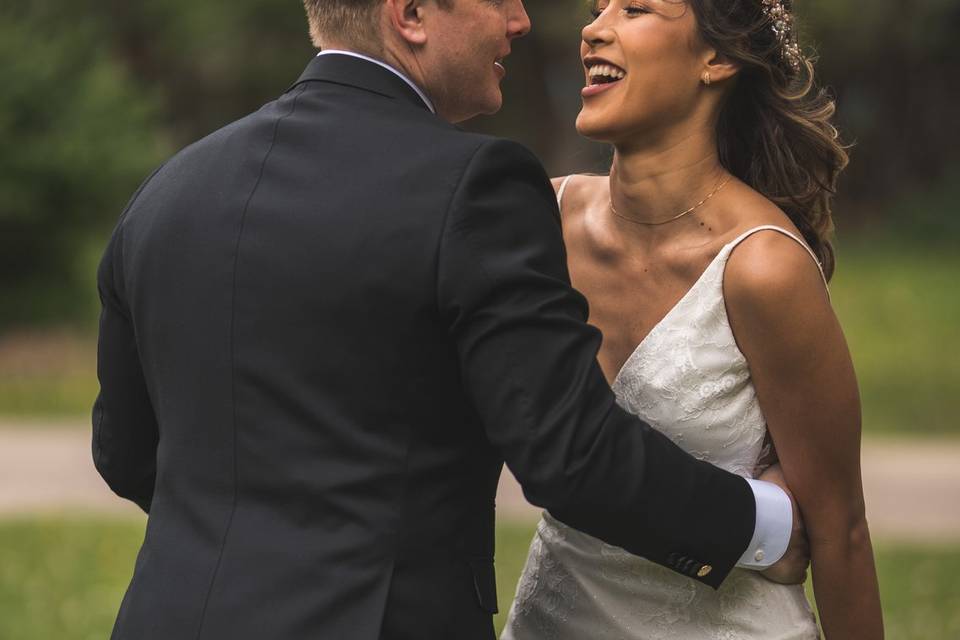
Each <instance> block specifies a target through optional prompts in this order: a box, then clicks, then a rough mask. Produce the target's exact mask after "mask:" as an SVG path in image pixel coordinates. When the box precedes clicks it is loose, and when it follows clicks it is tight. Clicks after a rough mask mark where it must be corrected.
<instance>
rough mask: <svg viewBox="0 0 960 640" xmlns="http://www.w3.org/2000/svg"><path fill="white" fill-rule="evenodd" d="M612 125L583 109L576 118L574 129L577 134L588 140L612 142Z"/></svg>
mask: <svg viewBox="0 0 960 640" xmlns="http://www.w3.org/2000/svg"><path fill="white" fill-rule="evenodd" d="M612 124H613V123H612V122H609V121H607V120H606V119H605V118H598V117H595V116H594V114H591V113H589V112H588V110H587V109H583V110H581V111H580V115H578V116H577V121H576V128H577V133H579V134H580V135H581V136H583V137H584V138H589V139H590V140H595V141H596V142H612V138H613V135H614V134H613V128H612V127H611V125H612Z"/></svg>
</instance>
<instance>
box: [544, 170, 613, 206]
mask: <svg viewBox="0 0 960 640" xmlns="http://www.w3.org/2000/svg"><path fill="white" fill-rule="evenodd" d="M550 182H551V183H553V190H554V192H555V193H556V194H557V199H558V201H559V202H560V208H561V209H562V210H563V211H567V210H568V209H569V210H575V209H582V208H583V207H584V206H585V205H586V203H588V202H591V201H592V200H593V199H595V198H598V197H602V196H603V194H609V191H610V186H609V176H605V175H596V174H585V173H576V174H571V175H568V176H560V177H557V178H551V179H550ZM607 197H609V195H607Z"/></svg>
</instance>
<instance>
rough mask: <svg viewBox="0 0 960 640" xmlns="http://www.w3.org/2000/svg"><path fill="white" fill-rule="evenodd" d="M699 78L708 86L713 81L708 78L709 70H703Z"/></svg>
mask: <svg viewBox="0 0 960 640" xmlns="http://www.w3.org/2000/svg"><path fill="white" fill-rule="evenodd" d="M700 79H701V80H703V84H705V85H707V86H708V87H709V86H710V83H711V82H713V81H712V80H711V79H710V72H709V71H704V72H703V75H702V76H700Z"/></svg>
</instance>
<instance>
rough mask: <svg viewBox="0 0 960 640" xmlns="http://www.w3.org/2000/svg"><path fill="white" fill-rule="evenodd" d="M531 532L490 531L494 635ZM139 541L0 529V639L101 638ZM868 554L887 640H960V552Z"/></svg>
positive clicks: (22, 524) (97, 523)
mask: <svg viewBox="0 0 960 640" xmlns="http://www.w3.org/2000/svg"><path fill="white" fill-rule="evenodd" d="M532 535H533V525H532V524H531V523H529V522H526V523H519V522H509V521H504V522H501V523H500V525H499V526H498V528H497V572H498V574H497V585H498V589H499V600H500V607H501V613H500V615H498V616H497V617H496V624H497V630H498V633H499V630H500V629H501V628H502V625H503V622H504V619H505V616H506V613H507V611H508V609H509V606H510V601H511V599H512V598H513V594H514V591H515V589H516V584H517V579H518V577H519V575H520V570H521V569H522V568H523V563H524V561H525V559H526V554H527V547H528V545H529V543H530V538H531V536H532ZM142 537H143V522H142V521H138V520H91V519H83V518H67V519H62V518H61V519H27V520H16V521H8V522H0V638H3V639H4V640H48V639H49V640H54V639H56V640H105V639H106V638H108V637H109V635H110V629H111V628H112V625H113V620H114V616H115V615H116V612H117V609H118V607H119V606H120V600H121V598H122V596H123V592H124V589H125V588H126V585H127V583H128V581H129V579H130V576H131V573H132V571H133V563H134V558H135V556H136V552H137V548H138V546H139V544H140V541H141V540H142ZM877 556H878V567H879V573H880V586H881V592H882V596H883V604H884V617H885V621H886V630H887V637H888V638H891V640H948V639H952V638H960V581H958V580H957V579H956V576H957V575H958V573H960V549H958V548H956V547H954V548H937V547H926V548H925V547H903V546H884V545H882V544H881V545H880V546H879V547H878V552H877Z"/></svg>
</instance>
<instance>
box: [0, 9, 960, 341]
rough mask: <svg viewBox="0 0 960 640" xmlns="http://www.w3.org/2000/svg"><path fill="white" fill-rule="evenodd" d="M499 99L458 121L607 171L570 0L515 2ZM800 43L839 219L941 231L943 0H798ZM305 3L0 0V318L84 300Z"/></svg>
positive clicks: (948, 187) (271, 67)
mask: <svg viewBox="0 0 960 640" xmlns="http://www.w3.org/2000/svg"><path fill="white" fill-rule="evenodd" d="M526 4H527V8H528V11H529V13H530V15H531V18H532V21H533V24H534V29H533V32H532V34H531V35H530V36H528V37H527V38H525V39H523V40H520V41H518V42H516V43H514V47H513V54H512V55H511V56H510V58H509V60H508V61H507V68H508V75H507V78H506V80H505V81H504V92H505V94H506V102H505V107H504V109H503V110H502V111H501V112H500V113H499V114H498V115H496V116H493V117H489V118H480V119H477V120H475V121H474V122H471V123H469V124H468V125H467V126H468V128H471V129H474V130H480V131H485V132H489V133H496V134H498V135H503V136H507V137H511V138H515V139H517V140H520V141H521V142H524V143H525V144H527V145H528V146H530V147H531V148H533V150H534V151H536V152H537V153H538V154H539V155H540V157H541V158H543V160H544V163H545V165H546V166H547V169H548V171H549V172H550V173H551V174H554V175H559V174H564V173H568V172H570V171H591V170H599V171H603V170H605V169H606V167H607V166H608V163H609V158H610V152H609V149H607V148H606V147H604V146H603V145H597V144H594V143H591V142H589V141H586V140H583V139H581V138H580V137H578V136H577V134H576V131H575V130H574V127H573V122H574V119H575V116H576V113H577V111H578V110H579V107H580V98H579V88H580V86H581V84H582V72H581V67H580V63H579V42H580V29H581V27H582V25H583V24H584V23H585V22H586V21H587V20H588V11H587V9H588V7H587V3H586V2H584V0H527V2H526ZM798 11H799V12H800V14H801V24H802V25H803V31H804V37H803V42H804V44H805V46H806V47H807V48H808V49H810V50H813V49H815V50H816V51H819V53H820V63H819V70H820V75H821V79H822V82H823V83H824V84H825V85H827V86H829V87H830V88H831V90H832V91H833V92H834V93H835V94H836V96H837V98H838V101H839V108H840V112H839V122H840V124H841V128H842V131H843V133H844V137H845V138H846V139H847V140H849V141H852V142H855V147H854V149H853V163H852V165H851V167H850V169H849V170H848V173H847V176H846V178H845V180H844V181H843V183H842V191H841V194H840V195H841V201H840V202H839V203H838V206H837V208H836V209H837V211H838V218H839V220H838V226H839V227H840V229H841V231H842V232H843V233H856V232H857V231H858V230H859V229H861V228H865V227H866V228H877V227H883V228H889V227H894V228H897V229H899V230H901V231H902V230H906V231H907V235H904V234H903V233H901V231H898V236H897V237H899V238H900V239H901V240H903V239H904V238H907V237H909V238H910V239H911V240H912V241H917V242H922V243H929V242H934V241H936V242H939V243H941V244H951V246H955V245H956V241H957V238H958V237H960V222H958V221H957V219H955V218H954V217H952V216H951V215H950V212H951V211H952V210H954V209H955V208H956V204H955V203H956V202H957V200H958V199H960V180H957V178H958V177H960V159H957V157H956V151H955V150H956V148H957V146H958V143H960V119H958V118H956V117H955V115H954V111H955V108H956V107H955V105H956V104H957V102H958V98H960V95H958V84H957V83H956V82H954V81H952V80H950V79H951V78H952V77H954V75H955V70H956V68H957V67H958V66H960V65H958V63H960V49H957V48H956V47H955V46H953V43H952V40H951V36H953V35H955V34H956V33H958V32H960V3H957V2H956V1H955V0H915V1H914V2H910V3H906V2H905V1H904V0H876V1H875V2H871V3H870V6H869V7H868V8H867V9H865V8H864V5H863V4H862V3H859V2H854V0H808V1H807V2H803V3H798ZM311 54H312V48H311V45H310V43H309V39H308V37H307V28H306V20H305V18H304V16H303V11H302V7H301V3H300V2H298V1H296V0H290V1H289V2H273V1H271V0H208V1H206V2H193V1H192V0H139V1H138V2H135V3H131V2H128V1H127V0H72V1H71V2H61V1H59V0H29V1H28V0H6V1H5V2H4V3H3V5H2V6H0V83H2V86H3V87H4V90H3V92H2V93H0V140H2V146H0V329H3V328H4V327H10V326H14V325H23V324H36V323H38V322H46V323H61V322H63V321H64V320H66V321H68V322H71V321H75V320H76V319H78V318H83V319H85V320H86V322H87V326H89V325H90V324H92V320H91V319H92V318H94V317H95V312H94V311H93V310H92V309H91V306H90V305H89V303H88V300H89V299H90V297H89V296H85V295H82V292H83V291H85V290H86V291H88V290H89V289H90V288H91V287H92V280H93V269H94V268H95V264H96V259H97V255H98V253H99V251H100V249H101V247H102V246H103V242H104V237H105V234H106V233H107V231H108V230H109V228H110V227H111V226H112V223H113V222H114V221H115V220H116V218H117V217H118V215H119V213H120V211H121V210H122V208H123V205H124V203H125V202H126V200H127V198H128V197H129V196H130V194H131V193H132V192H133V191H134V190H135V188H136V185H137V183H138V182H139V181H140V180H141V179H142V178H144V177H145V176H146V175H147V174H148V173H149V171H150V169H151V168H152V167H154V166H156V165H157V164H158V163H159V162H160V161H161V160H162V158H163V157H165V156H166V155H169V153H170V152H172V151H173V150H175V149H176V148H178V147H181V146H183V145H185V144H187V143H189V142H191V141H193V140H195V139H197V138H198V137H200V136H202V135H204V134H206V133H208V132H210V131H212V130H214V129H216V128H217V127H219V126H221V125H223V124H226V123H227V122H229V121H231V120H234V119H236V118H237V117H239V116H241V115H243V114H245V113H248V112H250V111H252V110H254V109H256V108H257V107H259V106H260V105H261V104H262V103H264V102H266V101H268V100H270V99H272V98H273V97H275V96H276V95H278V94H280V93H281V92H283V91H284V89H285V88H286V87H287V86H289V85H290V84H291V83H292V82H293V81H294V80H295V79H296V77H297V76H298V74H299V73H300V71H301V69H302V68H303V66H304V65H305V64H306V62H307V61H308V60H309V57H310V55H311Z"/></svg>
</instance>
